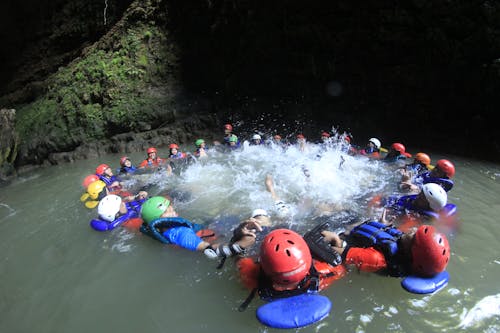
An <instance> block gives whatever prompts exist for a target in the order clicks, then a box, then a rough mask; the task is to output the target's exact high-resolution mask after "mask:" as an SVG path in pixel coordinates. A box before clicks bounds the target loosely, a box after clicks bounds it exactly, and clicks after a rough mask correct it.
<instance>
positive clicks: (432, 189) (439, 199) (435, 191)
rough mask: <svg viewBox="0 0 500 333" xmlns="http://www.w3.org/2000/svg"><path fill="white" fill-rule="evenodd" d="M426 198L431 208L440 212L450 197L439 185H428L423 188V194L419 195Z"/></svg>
mask: <svg viewBox="0 0 500 333" xmlns="http://www.w3.org/2000/svg"><path fill="white" fill-rule="evenodd" d="M422 193H423V196H424V197H425V200H426V201H427V203H428V205H429V208H430V209H431V210H433V211H434V212H439V211H440V210H441V209H443V207H444V206H445V205H446V202H447V201H448V195H447V194H446V191H445V190H444V189H443V187H441V186H440V185H438V184H435V183H427V184H424V185H423V186H422V192H421V193H420V194H419V196H421V195H422Z"/></svg>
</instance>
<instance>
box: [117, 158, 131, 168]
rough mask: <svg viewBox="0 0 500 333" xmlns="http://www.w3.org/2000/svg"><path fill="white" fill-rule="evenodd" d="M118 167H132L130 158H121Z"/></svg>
mask: <svg viewBox="0 0 500 333" xmlns="http://www.w3.org/2000/svg"><path fill="white" fill-rule="evenodd" d="M120 165H121V166H122V167H127V168H130V167H131V166H132V162H131V161H130V158H128V157H127V156H123V157H122V158H120Z"/></svg>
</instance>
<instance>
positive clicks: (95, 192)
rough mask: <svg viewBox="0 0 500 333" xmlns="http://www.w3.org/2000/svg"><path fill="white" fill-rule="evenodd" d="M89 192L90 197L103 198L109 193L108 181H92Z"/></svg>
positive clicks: (94, 198)
mask: <svg viewBox="0 0 500 333" xmlns="http://www.w3.org/2000/svg"><path fill="white" fill-rule="evenodd" d="M87 193H88V194H89V197H90V198H91V199H93V200H99V199H101V198H102V197H104V196H105V195H106V194H107V192H106V183H105V182H103V181H102V180H96V181H95V182H92V183H90V184H89V186H88V187H87Z"/></svg>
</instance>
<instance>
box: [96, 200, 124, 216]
mask: <svg viewBox="0 0 500 333" xmlns="http://www.w3.org/2000/svg"><path fill="white" fill-rule="evenodd" d="M126 212H127V207H126V206H125V204H124V203H123V201H122V198H120V197H119V196H117V195H114V194H109V195H107V196H105V197H104V198H102V199H101V201H99V205H97V214H98V215H99V217H100V218H101V219H103V220H104V221H108V222H113V221H114V220H115V219H116V218H117V217H119V216H120V215H123V214H125V213H126Z"/></svg>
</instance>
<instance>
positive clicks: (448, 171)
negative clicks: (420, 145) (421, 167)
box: [436, 160, 455, 178]
mask: <svg viewBox="0 0 500 333" xmlns="http://www.w3.org/2000/svg"><path fill="white" fill-rule="evenodd" d="M436 168H438V169H439V170H441V171H443V172H444V173H445V175H446V177H448V178H453V176H454V175H455V166H454V165H453V163H451V162H450V161H448V160H439V161H437V163H436Z"/></svg>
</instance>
